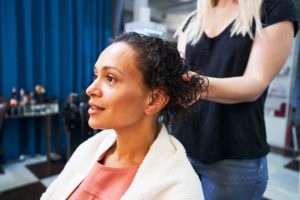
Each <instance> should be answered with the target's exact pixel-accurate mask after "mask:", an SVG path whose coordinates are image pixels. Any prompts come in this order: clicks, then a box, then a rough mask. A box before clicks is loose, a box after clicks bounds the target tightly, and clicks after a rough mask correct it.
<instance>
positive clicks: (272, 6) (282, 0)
mask: <svg viewBox="0 0 300 200" xmlns="http://www.w3.org/2000/svg"><path fill="white" fill-rule="evenodd" d="M261 12H262V23H263V26H264V27H266V26H269V25H272V24H275V23H277V22H280V21H284V20H289V21H293V22H295V23H296V22H297V16H296V7H295V5H294V2H293V1H292V0H263V4H262V9H261Z"/></svg>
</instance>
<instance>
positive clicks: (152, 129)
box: [102, 124, 161, 167]
mask: <svg viewBox="0 0 300 200" xmlns="http://www.w3.org/2000/svg"><path fill="white" fill-rule="evenodd" d="M160 127H161V126H160V125H158V124H155V125H154V126H142V127H140V128H136V129H129V130H116V134H117V141H116V143H115V144H114V145H113V146H112V147H111V148H110V149H109V150H108V151H107V152H106V154H105V156H104V158H103V160H102V162H103V164H104V165H106V166H110V167H128V166H134V165H138V164H140V163H141V162H142V161H143V159H144V157H145V155H146V154H147V152H148V150H149V148H150V146H151V145H152V143H153V142H154V140H155V139H156V137H157V134H158V132H159V130H160Z"/></svg>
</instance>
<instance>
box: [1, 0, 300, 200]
mask: <svg viewBox="0 0 300 200" xmlns="http://www.w3.org/2000/svg"><path fill="white" fill-rule="evenodd" d="M294 3H295V5H296V7H297V12H298V13H300V1H299V0H294ZM195 8H196V1H195V0H166V1H162V0H0V199H17V198H19V197H20V196H22V198H23V199H38V198H39V196H40V195H41V193H42V192H43V191H44V190H45V188H46V187H47V185H49V183H50V182H51V181H52V180H53V179H54V178H55V177H56V175H57V174H58V173H59V172H60V171H61V170H62V168H63V166H64V164H65V162H66V161H67V160H68V158H69V157H70V156H71V154H72V152H73V151H74V149H75V148H76V147H77V146H78V145H79V144H80V143H81V142H82V141H84V140H85V139H87V138H89V137H91V136H92V135H94V134H96V133H97V132H99V131H101V130H92V129H91V128H89V127H88V125H87V120H88V115H87V108H88V104H87V102H88V98H87V96H86V95H85V89H86V88H87V86H88V85H89V84H90V83H91V82H92V80H93V67H94V63H95V61H96V60H97V57H98V55H99V54H100V53H101V51H102V50H103V49H104V48H105V47H106V46H108V45H109V43H110V41H111V39H112V38H113V37H114V36H116V35H118V34H119V33H122V32H123V31H136V32H140V33H144V34H156V35H159V36H160V37H162V38H164V39H166V40H168V41H170V42H172V43H174V44H175V45H176V38H174V37H173V34H174V32H175V30H176V28H177V27H178V26H179V24H180V22H181V21H182V20H183V19H184V18H185V17H186V16H187V15H188V14H189V13H190V12H191V11H193V10H194V9H195ZM299 47H300V38H299V33H298V35H297V37H296V38H295V41H294V45H293V48H292V50H291V53H290V56H289V58H288V59H287V61H286V63H285V65H284V67H283V68H282V70H281V71H280V73H279V75H278V76H277V77H276V78H275V79H274V81H273V82H272V83H271V85H270V87H269V93H268V97H267V101H266V105H265V119H266V125H267V138H268V142H269V144H270V146H271V149H272V151H271V153H270V154H269V156H268V162H269V165H270V169H269V174H270V181H269V185H268V189H267V191H266V193H265V195H264V198H265V199H274V200H275V199H300V192H299V190H300V184H299V160H300V157H299V152H300V151H299V147H300V145H299V142H300V140H299V138H300V103H299V101H300V56H299V55H300V52H299ZM28 191H30V192H28Z"/></svg>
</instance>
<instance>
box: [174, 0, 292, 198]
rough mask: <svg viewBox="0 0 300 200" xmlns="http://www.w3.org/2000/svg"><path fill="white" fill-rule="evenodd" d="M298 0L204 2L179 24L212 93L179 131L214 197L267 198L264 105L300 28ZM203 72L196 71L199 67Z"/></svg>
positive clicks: (181, 41)
mask: <svg viewBox="0 0 300 200" xmlns="http://www.w3.org/2000/svg"><path fill="white" fill-rule="evenodd" d="M297 29H298V27H297V19H296V11H295V7H294V5H293V2H292V0H198V2H197V10H196V11H194V12H193V13H191V14H190V15H189V17H188V18H187V19H186V20H185V21H184V22H183V23H182V25H181V26H180V27H179V28H178V30H177V32H176V33H175V35H177V36H178V49H179V51H181V53H182V55H183V56H185V58H186V60H187V62H188V63H189V64H190V65H191V66H194V68H193V71H191V72H189V73H188V74H185V75H184V77H183V78H184V79H186V80H189V79H190V78H191V77H192V76H194V75H197V74H201V75H203V76H206V77H207V79H206V81H207V82H206V84H208V92H207V94H206V95H202V96H201V98H203V99H205V100H202V101H199V102H196V103H195V104H194V105H193V110H194V111H193V112H192V113H191V114H190V115H189V116H188V117H186V118H185V120H184V121H182V123H181V124H180V125H179V126H178V128H177V129H175V130H173V132H174V133H173V134H174V135H175V136H176V137H177V138H178V139H179V140H180V141H181V142H182V143H183V144H184V146H185V148H186V150H187V153H188V156H189V159H190V161H191V163H192V165H193V167H194V169H195V170H196V172H197V174H198V175H199V177H200V179H201V181H202V188H203V192H204V196H205V199H207V200H219V199H220V200H239V199H241V200H248V199H261V197H262V196H263V193H264V191H265V189H266V186H267V181H268V169H267V168H268V167H267V159H266V155H267V154H268V152H269V145H268V144H267V138H266V128H265V120H264V103H265V99H266V95H267V89H268V86H269V84H270V82H271V81H272V80H273V79H274V77H275V76H276V75H277V74H278V73H279V71H280V70H281V68H282V67H283V65H284V63H285V61H286V59H287V57H288V56H289V53H290V50H291V47H292V43H293V38H294V36H295V35H296V32H297ZM196 72H197V73H196Z"/></svg>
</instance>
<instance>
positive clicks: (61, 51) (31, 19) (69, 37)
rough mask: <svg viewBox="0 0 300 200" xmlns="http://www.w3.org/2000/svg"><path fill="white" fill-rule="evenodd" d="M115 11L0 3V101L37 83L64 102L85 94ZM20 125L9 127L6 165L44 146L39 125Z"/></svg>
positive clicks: (72, 1) (79, 1)
mask: <svg viewBox="0 0 300 200" xmlns="http://www.w3.org/2000/svg"><path fill="white" fill-rule="evenodd" d="M111 10H112V8H111V1H110V0H0V96H4V97H10V95H11V89H12V87H16V88H17V89H20V88H24V89H25V90H27V91H32V90H33V88H34V86H35V85H36V84H42V85H44V86H45V88H46V91H47V95H48V96H52V97H55V98H57V99H58V100H60V101H62V100H63V99H64V98H65V97H66V96H67V95H68V94H69V93H70V92H81V91H83V90H84V89H85V88H86V87H87V86H88V85H89V84H90V83H91V81H92V74H93V67H94V63H95V61H96V60H97V57H98V55H99V53H100V52H101V51H102V50H103V49H104V48H105V47H106V46H107V45H108V43H109V40H110V37H111V14H112V13H111ZM20 121H21V120H12V121H10V120H7V121H6V122H5V125H4V133H3V144H4V151H5V154H4V159H5V160H9V159H12V158H16V157H17V156H18V155H20V154H33V153H37V151H39V150H38V149H36V148H35V147H34V146H35V145H34V143H36V142H37V141H36V140H39V139H37V138H39V137H40V140H41V141H44V139H43V137H44V136H37V134H40V133H37V132H40V130H35V129H36V126H35V125H34V124H35V123H37V122H36V121H34V120H27V121H26V123H25V124H24V123H23V122H20ZM60 132H62V129H61V130H60ZM60 134H61V135H62V133H60ZM38 142H39V141H38ZM43 143H44V142H43ZM42 146H43V145H42ZM41 149H43V148H41Z"/></svg>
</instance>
